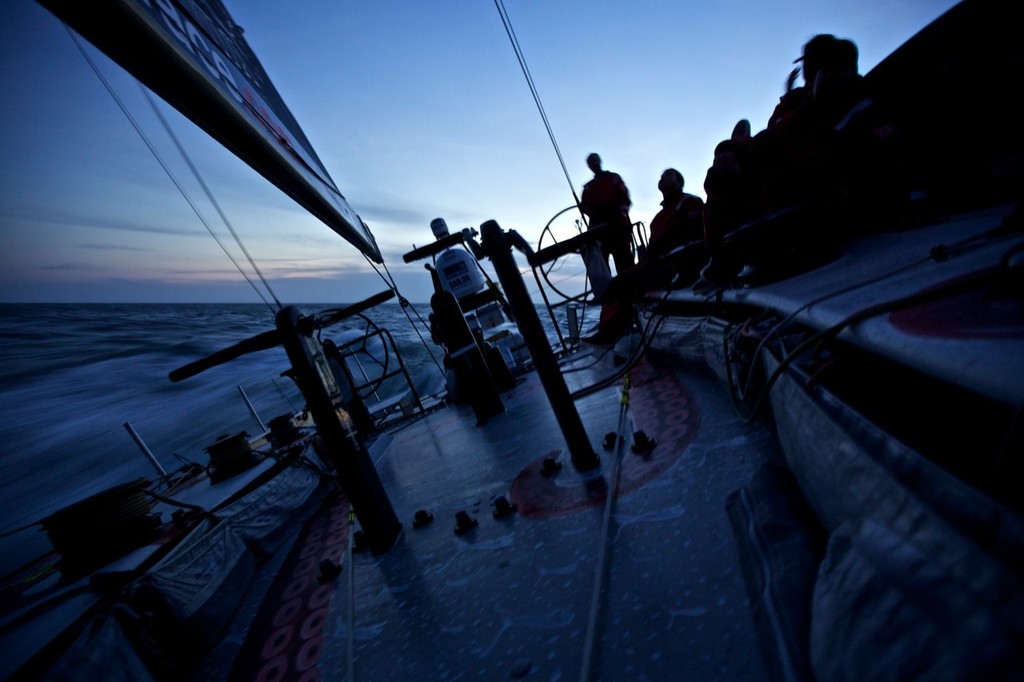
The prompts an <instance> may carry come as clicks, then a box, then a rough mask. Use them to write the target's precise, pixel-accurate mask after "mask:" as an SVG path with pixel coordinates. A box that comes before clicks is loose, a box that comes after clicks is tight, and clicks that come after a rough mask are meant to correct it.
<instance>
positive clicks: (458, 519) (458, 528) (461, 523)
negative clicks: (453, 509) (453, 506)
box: [455, 511, 480, 535]
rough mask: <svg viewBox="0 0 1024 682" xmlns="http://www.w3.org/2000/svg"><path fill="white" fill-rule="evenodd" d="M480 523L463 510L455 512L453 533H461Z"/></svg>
mask: <svg viewBox="0 0 1024 682" xmlns="http://www.w3.org/2000/svg"><path fill="white" fill-rule="evenodd" d="M478 525H480V522H479V521H477V520H476V519H474V518H473V517H472V516H470V515H469V514H467V513H466V512H464V511H460V512H458V513H456V514H455V534H456V535H462V534H463V533H468V532H469V531H471V530H473V529H474V528H476V527H477V526H478Z"/></svg>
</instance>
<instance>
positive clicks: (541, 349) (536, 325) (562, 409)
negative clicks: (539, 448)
mask: <svg viewBox="0 0 1024 682" xmlns="http://www.w3.org/2000/svg"><path fill="white" fill-rule="evenodd" d="M480 234H481V237H482V239H483V244H482V246H483V253H485V254H486V256H487V257H488V258H490V260H491V265H493V266H494V272H495V274H497V276H498V281H500V282H501V287H502V289H504V290H505V297H506V298H507V299H508V302H509V305H511V306H512V313H513V315H514V317H515V320H516V326H518V327H519V333H520V334H521V335H522V337H523V340H524V341H525V342H526V347H527V349H528V350H529V351H530V357H531V358H533V365H534V367H535V368H536V369H537V376H538V377H539V378H540V382H541V385H542V386H543V387H544V393H545V395H546V396H547V398H548V401H549V402H550V403H551V411H552V412H553V413H554V415H555V420H556V421H557V422H558V427H559V429H560V430H561V431H562V436H563V437H564V438H565V443H566V445H568V446H569V455H570V459H571V460H572V464H573V466H574V467H575V468H576V470H577V471H580V472H584V471H590V470H591V469H596V468H597V467H599V466H600V465H601V459H600V458H599V457H598V456H597V453H595V452H594V448H593V446H592V445H591V443H590V438H589V436H587V431H586V429H585V428H584V426H583V420H582V419H580V414H579V411H578V410H577V409H576V403H574V402H573V399H572V394H570V393H569V388H568V386H567V385H566V383H565V376H564V375H563V374H562V370H561V368H560V367H559V366H558V361H557V360H556V359H555V354H554V352H553V351H552V350H551V344H550V342H549V341H548V336H547V332H545V331H544V328H543V327H542V326H541V323H540V318H539V317H538V316H537V309H536V307H535V306H534V303H533V299H532V298H531V297H530V294H529V293H528V292H527V290H526V284H525V283H524V282H523V275H522V273H521V272H520V271H519V266H518V265H517V264H516V260H515V257H514V256H513V255H512V246H515V247H516V248H517V249H518V250H519V251H521V252H523V253H525V254H526V255H527V260H528V261H530V266H531V267H534V266H536V265H537V263H536V262H535V261H534V259H533V257H532V255H531V254H532V251H533V250H532V249H531V248H530V245H529V244H527V243H526V240H525V239H523V238H522V236H521V235H519V234H518V233H516V232H515V230H511V231H509V232H507V233H506V232H505V231H504V230H502V229H501V226H500V225H498V223H497V222H495V221H494V220H488V221H486V222H484V223H483V224H482V225H480Z"/></svg>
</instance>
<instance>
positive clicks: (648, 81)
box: [0, 0, 954, 303]
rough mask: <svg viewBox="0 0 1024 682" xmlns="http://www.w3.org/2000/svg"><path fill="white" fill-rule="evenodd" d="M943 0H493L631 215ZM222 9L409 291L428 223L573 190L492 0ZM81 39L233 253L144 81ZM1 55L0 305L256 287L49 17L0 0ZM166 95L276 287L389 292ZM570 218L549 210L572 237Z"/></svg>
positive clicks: (329, 298)
mask: <svg viewBox="0 0 1024 682" xmlns="http://www.w3.org/2000/svg"><path fill="white" fill-rule="evenodd" d="M953 4H954V3H953V2H951V1H950V0H845V1H837V0H777V1H776V2H756V1H754V0H716V1H714V2H706V3H700V4H698V3H690V2H682V1H680V0H618V1H614V0H587V1H586V2H583V1H582V0H546V1H544V0H527V1H522V0H505V7H506V9H507V11H508V14H509V16H510V17H511V20H512V22H513V27H514V29H515V31H516V34H517V36H518V39H519V42H520V44H521V47H522V49H523V52H524V55H525V58H526V60H527V64H528V66H529V69H530V72H531V73H532V76H533V79H534V82H535V85H536V87H537V90H538V93H539V95H540V97H541V99H542V101H543V104H544V108H545V111H546V114H547V118H548V121H549V122H550V124H551V126H552V129H553V131H554V134H555V136H556V139H557V142H558V145H559V148H560V150H561V152H562V155H563V157H564V159H565V162H566V165H567V167H568V172H569V175H570V178H571V181H572V187H573V188H574V189H575V190H576V192H577V193H578V192H579V191H580V188H581V187H582V185H583V183H585V182H586V181H587V180H589V179H590V177H591V174H590V172H589V171H588V170H587V167H586V164H585V162H584V159H585V158H586V156H587V154H588V153H590V152H594V151H596V152H598V153H599V154H600V155H601V156H602V158H603V159H604V161H605V167H606V168H607V169H609V170H614V171H616V172H618V173H620V174H621V175H622V176H623V178H624V179H625V181H626V183H627V184H628V186H629V188H630V191H631V193H632V197H633V208H632V211H631V217H632V218H633V219H634V220H641V221H644V222H649V221H650V219H651V218H652V217H653V216H654V214H655V213H656V212H657V210H658V207H659V206H658V202H659V201H660V194H659V193H658V191H657V187H656V185H657V181H658V177H659V176H660V174H661V172H662V171H663V170H664V169H665V168H667V167H675V168H677V169H679V170H680V171H682V173H683V175H684V176H685V178H686V190H687V191H690V192H692V193H694V194H698V195H700V196H703V193H704V192H703V187H702V184H703V180H704V175H705V172H706V170H707V168H708V166H709V165H710V162H711V157H712V151H713V149H714V146H715V144H716V143H717V142H718V141H719V140H721V139H723V138H725V137H727V136H728V135H729V133H730V131H731V130H732V127H733V125H734V124H735V123H736V121H737V120H739V119H740V118H747V119H749V120H750V121H751V123H752V125H753V128H754V130H755V132H756V131H757V130H760V129H761V128H763V126H764V124H765V122H766V120H767V117H768V115H769V114H770V113H771V111H772V108H773V107H774V105H775V103H776V102H777V100H778V98H779V96H780V95H781V94H782V90H783V85H784V82H785V79H786V76H787V74H788V73H789V71H790V69H792V68H793V64H792V62H793V60H794V59H795V58H796V57H798V56H799V55H800V47H801V45H802V44H803V43H804V42H805V41H806V40H807V39H808V38H809V37H811V36H812V35H814V34H816V33H821V32H827V33H834V34H836V35H839V36H841V37H847V38H850V39H852V40H854V41H855V42H856V43H857V45H858V47H859V48H860V65H861V70H862V71H863V72H866V71H867V70H869V69H870V68H871V67H872V66H874V65H875V64H877V63H878V62H879V61H880V60H881V59H883V58H884V57H885V56H886V55H887V54H889V53H890V52H892V50H894V49H895V48H896V47H898V46H899V45H900V44H901V43H902V42H903V41H904V40H906V39H907V38H909V37H910V36H911V35H913V34H914V33H916V32H917V31H918V30H920V29H921V28H923V27H924V26H925V25H926V24H927V23H929V22H930V21H931V20H933V19H935V18H936V17H938V16H939V15H940V14H942V12H944V11H945V10H946V9H948V8H949V7H951V6H952V5H953ZM226 5H227V8H228V10H229V11H230V12H231V14H232V15H233V16H234V19H235V21H236V22H237V23H238V24H239V25H241V26H242V27H243V28H244V29H245V31H246V33H245V35H246V37H247V39H248V42H249V44H250V46H251V47H252V48H253V50H254V51H255V53H256V55H257V56H258V58H259V59H260V60H261V62H262V64H263V66H264V68H265V70H266V71H267V73H268V74H269V75H270V78H271V80H272V81H273V82H274V84H275V85H276V86H277V89H278V90H279V92H280V93H281V95H282V97H283V98H284V100H285V102H286V103H287V104H288V106H289V108H290V109H291V111H292V113H293V114H294V115H295V117H296V118H297V119H298V121H299V123H300V125H301V126H302V128H303V130H304V131H305V133H306V136H307V137H308V138H309V139H310V141H311V143H312V145H313V147H314V149H315V150H316V152H317V153H318V154H319V156H320V159H321V160H322V161H323V163H324V165H325V166H326V168H327V170H328V172H329V173H330V174H331V176H332V177H333V179H334V181H335V183H336V184H337V186H338V187H339V188H340V189H341V191H342V193H343V194H344V195H345V196H346V198H347V199H348V201H349V203H350V204H351V205H352V207H353V208H354V209H355V210H356V211H357V212H358V213H359V215H360V216H361V217H362V219H363V221H365V222H366V223H367V224H368V225H369V227H370V229H371V230H372V231H373V233H374V234H375V236H376V238H377V241H378V244H379V246H380V248H381V250H382V252H383V253H384V256H385V261H386V263H387V266H388V268H389V270H390V272H391V274H392V275H394V276H395V278H396V279H397V281H398V285H399V288H400V290H401V293H402V294H403V295H404V296H406V297H407V298H408V299H410V300H412V301H414V302H419V301H426V300H428V299H429V294H430V283H429V279H428V277H427V274H426V272H425V270H424V268H423V263H422V262H420V263H413V264H405V263H404V262H403V261H402V258H401V255H402V254H403V253H405V252H407V251H409V250H410V249H412V248H413V247H414V246H422V245H424V244H426V243H428V242H430V241H432V240H433V237H432V235H431V232H430V221H431V219H433V218H435V217H443V218H445V219H446V220H447V222H448V225H449V226H450V227H451V228H452V229H453V230H458V229H460V228H463V227H468V226H472V227H476V228H478V227H479V225H480V224H481V223H482V222H484V221H486V220H488V219H495V220H497V221H498V222H499V223H500V224H501V225H502V226H503V227H505V228H506V229H516V230H517V231H519V232H520V233H521V234H523V235H524V236H525V237H526V238H527V239H528V240H529V241H530V242H531V243H533V244H534V245H536V243H537V239H538V237H539V236H540V234H541V231H542V229H543V227H544V225H545V224H546V223H547V222H548V220H549V219H551V218H552V216H554V215H555V214H556V213H557V212H558V211H560V210H561V209H563V208H566V207H568V206H570V205H571V204H572V203H573V194H572V190H571V189H570V186H569V184H568V183H567V181H566V179H565V176H564V174H563V172H562V168H561V166H560V165H559V161H558V158H557V156H556V154H555V152H554V150H553V148H552V145H551V143H550V141H549V139H548V137H547V133H546V131H545V129H544V125H543V122H542V119H541V117H540V115H539V114H538V112H537V110H536V108H535V106H534V103H533V100H532V97H531V94H530V91H529V88H528V86H527V84H526V82H525V79H524V77H523V75H522V73H521V71H520V68H519V64H518V62H517V60H516V56H515V53H514V51H513V49H512V47H511V45H510V43H509V40H508V38H507V36H506V34H505V30H504V27H503V25H502V22H501V18H500V15H499V13H498V10H497V9H496V7H495V4H494V2H492V1H491V0H475V1H471V0H421V1H420V2H414V1H412V0H382V1H378V2H353V1H351V0H348V1H344V0H338V1H335V2H311V1H306V0H288V2H269V1H268V0H245V1H241V0H239V1H234V2H232V1H231V0H227V1H226ZM83 45H84V42H83ZM85 48H86V52H87V53H88V55H89V56H90V57H91V59H92V60H94V61H95V62H96V64H97V66H98V67H99V70H100V71H101V73H102V74H103V77H104V78H105V79H107V80H108V81H109V82H110V83H111V85H112V86H113V89H114V90H115V92H116V93H117V96H118V97H119V98H120V99H122V100H123V101H124V103H125V105H126V106H127V108H128V109H129V111H130V112H131V114H132V116H133V117H134V118H136V119H137V120H138V122H139V124H140V125H141V127H142V128H143V129H144V131H145V132H146V134H147V136H149V137H150V138H151V140H152V142H153V144H154V145H156V147H157V148H158V149H159V151H160V154H161V156H162V157H163V158H164V159H165V161H166V162H167V163H168V164H169V165H170V166H171V167H172V169H173V172H174V174H175V177H176V178H177V179H178V181H179V182H180V183H181V184H182V185H183V186H184V187H185V188H186V190H187V192H188V194H189V197H190V198H191V199H192V200H193V201H194V202H195V204H196V206H197V207H198V209H199V211H200V212H201V213H202V215H203V216H204V218H205V219H206V220H207V222H208V223H210V224H211V225H212V226H213V227H214V229H215V230H216V231H217V233H218V236H219V237H220V239H221V240H222V241H223V242H224V243H225V244H226V245H227V246H228V247H229V248H231V249H232V254H233V255H234V256H235V257H236V259H238V260H239V261H240V262H243V263H244V256H243V255H242V254H241V252H240V251H239V249H238V247H237V245H235V244H234V242H233V240H232V238H231V236H230V233H229V232H228V230H227V228H226V227H225V226H224V224H223V222H222V221H221V220H220V218H219V216H218V214H217V212H216V210H215V209H214V208H213V207H212V206H211V205H210V203H209V201H208V200H207V199H206V198H205V195H204V194H203V192H202V190H201V188H200V187H199V185H198V184H197V182H196V181H195V180H194V179H193V178H192V176H191V174H190V173H189V171H188V169H187V166H186V165H185V163H184V162H183V161H182V160H181V158H180V156H179V155H177V152H176V151H175V149H174V147H173V144H172V143H171V142H170V140H169V139H168V137H167V135H166V133H165V132H164V131H163V130H162V128H161V126H160V125H159V123H158V119H157V117H156V116H155V115H154V114H153V112H152V110H151V109H150V108H149V104H148V103H147V101H146V99H145V98H144V97H143V95H142V94H141V92H140V89H139V87H138V85H137V84H136V83H135V82H134V81H133V79H132V78H131V77H130V76H128V75H127V74H125V72H124V71H123V70H121V69H120V68H119V67H117V66H116V65H114V64H113V63H112V62H111V61H110V60H109V59H107V58H105V57H103V56H102V55H101V54H99V53H98V52H97V51H96V50H95V49H93V48H92V47H91V46H88V45H85ZM0 65H2V70H0V102H2V103H3V104H2V106H0V141H2V150H3V160H2V162H0V302H252V303H257V302H259V298H258V297H257V295H256V294H255V292H254V291H253V290H252V289H251V288H250V287H249V285H248V284H247V283H246V282H245V280H244V279H243V278H242V276H241V275H240V274H239V272H238V271H237V269H236V268H235V266H234V265H232V263H231V262H230V260H229V259H228V258H227V257H226V256H225V255H224V253H223V251H222V250H221V248H220V247H219V246H218V244H217V242H216V241H215V240H214V239H213V238H212V237H211V236H210V235H209V233H208V232H207V230H206V228H205V227H204V226H203V224H202V223H201V222H200V221H199V219H198V218H197V217H196V215H195V213H194V212H193V210H192V208H190V206H189V204H188V203H187V202H186V201H185V200H184V199H183V198H182V196H181V194H179V192H178V191H177V190H176V189H175V186H174V184H173V183H172V182H171V180H169V179H168V177H167V175H166V173H165V172H164V170H163V169H162V168H161V167H160V165H159V164H158V163H157V162H156V161H155V160H154V157H153V155H152V153H151V152H150V151H149V149H148V148H147V146H146V145H145V143H144V142H143V141H142V140H141V139H140V137H139V136H138V135H137V134H136V132H135V130H134V128H133V127H132V125H131V124H130V123H129V122H128V120H127V119H126V117H125V116H124V114H123V113H122V112H121V110H120V109H119V107H118V105H117V104H116V102H115V101H114V99H113V98H112V97H111V95H110V94H109V93H108V92H107V90H106V88H105V87H104V86H103V84H102V83H101V81H100V80H99V78H97V76H96V74H95V73H93V71H92V69H91V67H90V66H89V63H88V61H87V60H86V59H85V58H84V57H83V56H82V54H81V53H80V52H79V50H78V48H77V47H76V45H75V42H74V41H73V40H72V38H71V36H70V35H69V33H68V32H67V30H66V29H65V28H64V26H63V25H62V24H61V23H60V22H59V21H58V20H57V19H56V18H55V17H53V16H52V15H50V14H49V13H48V12H47V11H46V10H45V9H43V8H42V7H41V6H40V5H38V4H36V3H35V2H32V0H5V1H4V3H3V6H2V8H0ZM159 107H160V110H161V112H162V113H163V115H164V116H166V117H167V118H168V120H169V121H170V123H171V125H172V127H173V129H174V132H175V134H176V135H177V136H178V137H179V138H180V140H181V142H182V143H183V144H184V146H185V147H186V149H187V151H188V153H189V155H190V157H191V158H192V160H193V162H194V163H195V164H196V166H197V167H198V168H199V170H200V172H201V173H202V175H203V178H204V181H205V182H206V184H207V185H208V186H209V187H210V188H211V190H212V192H213V194H214V196H215V198H216V200H217V202H218V203H219V204H220V206H221V208H222V209H223V210H224V212H225V214H226V215H227V217H228V219H229V220H230V222H231V224H232V225H233V226H234V228H235V230H236V231H237V232H238V233H239V235H240V236H241V238H242V240H243V242H244V244H245V247H246V249H247V250H248V251H249V253H250V254H251V255H252V256H253V258H254V259H255V260H256V262H257V264H258V266H259V267H260V268H261V270H262V272H263V274H264V275H265V276H266V277H267V278H268V279H269V280H270V282H271V286H272V287H273V289H274V292H275V293H276V294H277V296H278V297H279V298H280V299H281V300H282V302H284V303H340V302H349V301H354V300H358V299H360V298H363V297H365V296H368V295H370V294H373V293H376V292H378V291H381V290H383V289H384V288H386V287H385V284H384V283H383V282H382V281H381V279H380V278H379V277H378V275H377V274H376V273H375V272H374V271H373V270H372V269H371V268H370V266H369V264H368V263H367V262H366V261H365V260H364V259H363V257H362V256H361V255H360V254H359V253H358V252H357V251H356V250H355V249H354V248H353V247H351V246H350V245H349V244H348V243H347V242H345V241H344V240H342V239H341V238H340V237H338V236H337V235H336V234H335V233H334V232H333V231H331V230H330V229H329V228H327V227H326V226H325V225H323V224H322V223H320V222H319V221H318V220H317V219H316V218H313V217H311V216H309V215H308V214H306V213H305V212H304V211H303V210H302V209H301V208H300V207H299V206H298V205H296V204H295V203H294V202H292V200H291V199H289V198H288V197H287V196H285V195H283V194H282V193H281V192H279V191H278V190H277V189H276V188H274V187H273V186H272V185H271V184H270V183H269V182H267V181H266V180H264V179H263V178H262V177H261V176H259V175H258V174H257V173H256V172H254V171H252V170H251V169H249V168H248V167H247V166H245V165H244V164H243V163H242V162H241V161H239V160H238V159H237V158H235V157H234V156H233V155H231V154H230V153H229V152H227V151H225V150H224V149H222V148H221V147H219V146H218V145H217V144H216V143H214V142H212V141H211V140H209V138H207V137H206V136H205V134H204V133H202V132H201V131H199V130H198V129H197V128H196V127H195V126H194V125H192V124H191V123H190V122H189V121H187V120H186V119H184V118H183V117H181V116H180V115H178V114H177V113H176V112H174V111H173V110H171V109H170V108H169V107H167V106H166V105H165V104H164V103H163V102H162V101H161V102H159ZM567 215H569V214H567ZM572 229H573V227H572V220H571V219H569V218H568V217H563V219H562V220H561V221H559V223H558V230H559V231H560V233H561V234H562V235H563V238H564V237H565V236H570V232H568V231H571V230H572ZM520 260H521V262H522V259H520ZM487 267H488V269H489V265H488V266H487ZM530 280H531V281H532V278H530Z"/></svg>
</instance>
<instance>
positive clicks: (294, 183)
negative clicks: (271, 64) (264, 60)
mask: <svg viewBox="0 0 1024 682" xmlns="http://www.w3.org/2000/svg"><path fill="white" fill-rule="evenodd" d="M39 2H40V4H42V5H43V6H44V7H46V8H47V9H48V10H50V11H51V12H53V13H54V14H55V15H57V17H58V18H60V19H61V20H62V21H64V22H66V23H67V24H68V25H69V26H71V27H72V28H73V29H74V30H75V31H77V32H78V33H80V34H81V35H82V36H83V37H84V38H85V39H86V40H88V41H89V42H90V43H92V44H93V45H95V46H96V47H97V48H98V49H100V50H102V51H103V52H104V53H105V54H107V55H108V56H109V57H110V58H111V59H113V60H114V61H116V62H117V63H118V64H120V65H121V66H122V67H123V68H125V69H126V70H127V71H128V72H130V73H131V74H132V75H134V76H135V77H136V78H138V79H139V80H140V81H142V82H143V83H145V84H146V85H147V86H148V87H149V88H150V89H152V90H153V91H154V92H155V93H157V94H158V95H160V97H162V98H163V99H164V100H166V101H167V102H168V103H170V104H171V105H172V106H174V107H175V108H176V109H178V110H179V111H181V112H182V113H183V114H184V115H185V116H187V117H188V118H190V119H191V120H192V121H194V122H195V123H196V124H197V125H199V126H200V127H201V128H203V129H204V130H205V131H206V132H207V133H208V134H210V135H211V136H212V137H213V138H214V139H216V140H217V141H218V142H220V143H221V144H223V145H224V146H225V147H227V148H228V149H230V150H231V151H232V152H233V153H235V154H236V155H237V156H238V157H239V158H241V159H242V160H243V161H245V162H246V163H247V164H249V165H250V166H252V167H253V168H254V169H255V170H256V171H258V172H259V173H260V174H261V175H263V176H264V177H265V178H267V179H268V180H270V181H271V182H272V183H274V184H275V185H276V186H277V187H278V188H280V189H281V190H282V191H283V192H285V193H286V194H288V195H289V196H290V197H292V199H294V200H295V201H297V202H298V203H299V204H300V205H302V206H303V207H304V208H306V210H308V211H309V212H310V213H312V214H313V215H315V216H316V217H318V218H319V219H320V220H322V221H323V222H324V223H326V224H327V225H328V226H329V227H331V228H332V229H333V230H334V231H335V232H337V233H338V234H340V235H341V236H342V237H344V238H345V239H346V240H348V241H349V242H351V243H352V244H353V245H355V246H356V247H357V248H358V249H359V250H360V251H362V252H363V253H364V254H366V255H367V256H368V257H369V258H371V259H372V260H374V261H376V262H378V263H380V262H382V258H381V255H380V251H379V249H378V248H377V243H376V241H375V240H374V238H373V235H372V234H371V233H370V230H369V228H368V227H367V226H366V224H365V223H364V222H363V221H362V219H360V217H359V216H358V215H357V214H356V212H355V211H354V210H353V209H352V207H351V206H349V204H348V202H347V201H346V200H345V197H344V196H342V194H341V192H339V191H338V188H337V187H336V186H335V184H334V181H333V180H331V177H330V176H329V175H328V173H327V171H326V170H325V169H324V167H323V164H322V163H321V162H320V159H319V158H317V155H316V153H315V152H314V151H313V148H312V146H311V145H310V144H309V141H308V140H307V139H306V136H305V135H304V134H303V132H302V130H301V129H300V128H299V125H298V123H297V122H296V121H295V119H294V117H293V116H292V114H291V112H290V111H288V108H287V107H286V106H285V104H284V102H283V101H282V100H281V97H280V95H279V94H278V92H277V90H276V89H275V88H274V86H273V84H272V83H271V82H270V80H269V78H268V77H267V74H266V73H265V72H264V71H263V67H262V66H261V65H260V63H259V61H258V60H257V59H256V57H255V55H254V54H253V53H252V51H251V50H250V49H249V46H248V44H247V43H246V41H245V40H244V38H243V37H242V29H241V28H240V27H239V26H237V25H236V24H235V23H234V21H233V20H232V19H231V16H230V15H229V14H228V12H227V10H226V9H225V8H224V6H223V5H222V4H221V2H220V0H94V1H93V2H81V1H80V0H39Z"/></svg>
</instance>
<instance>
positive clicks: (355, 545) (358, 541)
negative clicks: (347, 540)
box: [352, 530, 370, 552]
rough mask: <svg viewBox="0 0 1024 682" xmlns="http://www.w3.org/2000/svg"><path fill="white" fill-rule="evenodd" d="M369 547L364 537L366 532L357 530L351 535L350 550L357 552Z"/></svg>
mask: <svg viewBox="0 0 1024 682" xmlns="http://www.w3.org/2000/svg"><path fill="white" fill-rule="evenodd" d="M369 546H370V543H369V541H368V540H367V537H366V531H362V530H357V531H356V532H355V533H353V535H352V550H353V551H355V552H358V551H360V550H364V549H366V548H367V547H369Z"/></svg>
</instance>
